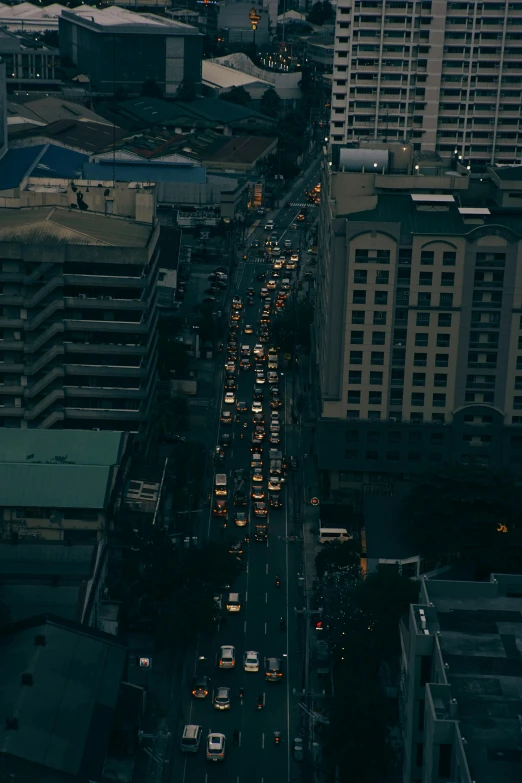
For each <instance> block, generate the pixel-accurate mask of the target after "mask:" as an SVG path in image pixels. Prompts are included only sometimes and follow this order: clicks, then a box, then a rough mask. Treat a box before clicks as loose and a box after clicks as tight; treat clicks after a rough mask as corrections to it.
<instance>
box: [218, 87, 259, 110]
mask: <svg viewBox="0 0 522 783" xmlns="http://www.w3.org/2000/svg"><path fill="white" fill-rule="evenodd" d="M219 97H220V98H221V100H222V101H228V102H229V103H237V105H238V106H251V105H252V98H251V97H250V93H249V92H247V91H246V90H245V88H244V87H232V89H231V90H228V92H224V93H222V94H221V95H220V96H219Z"/></svg>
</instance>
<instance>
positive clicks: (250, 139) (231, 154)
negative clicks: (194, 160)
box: [207, 136, 277, 165]
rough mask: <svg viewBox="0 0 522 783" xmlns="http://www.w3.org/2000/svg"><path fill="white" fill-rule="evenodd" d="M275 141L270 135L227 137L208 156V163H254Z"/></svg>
mask: <svg viewBox="0 0 522 783" xmlns="http://www.w3.org/2000/svg"><path fill="white" fill-rule="evenodd" d="M276 142H277V139H275V138H273V137H271V136H237V137H234V138H228V139H227V140H226V142H225V144H223V146H222V147H221V148H220V149H218V150H216V151H215V152H213V153H212V154H211V155H209V156H208V158H207V160H208V161H209V163H232V164H233V163H240V164H250V165H254V164H255V163H256V161H257V160H259V158H261V157H263V155H266V154H267V152H268V151H269V149H270V148H271V147H272V146H273V145H274V143H276Z"/></svg>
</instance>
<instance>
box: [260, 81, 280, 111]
mask: <svg viewBox="0 0 522 783" xmlns="http://www.w3.org/2000/svg"><path fill="white" fill-rule="evenodd" d="M282 103H283V102H282V100H281V98H280V97H279V95H278V94H277V92H276V91H275V90H274V88H273V87H269V88H268V90H265V92H264V93H263V95H262V96H261V100H260V102H259V109H260V111H261V113H262V114H266V115H267V117H277V115H278V114H279V112H280V111H281V106H282Z"/></svg>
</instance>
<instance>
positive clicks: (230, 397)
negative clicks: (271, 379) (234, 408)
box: [225, 373, 270, 405]
mask: <svg viewBox="0 0 522 783" xmlns="http://www.w3.org/2000/svg"><path fill="white" fill-rule="evenodd" d="M269 374H270V373H269ZM235 404H236V396H235V394H234V392H231V391H227V392H226V393H225V405H235Z"/></svg>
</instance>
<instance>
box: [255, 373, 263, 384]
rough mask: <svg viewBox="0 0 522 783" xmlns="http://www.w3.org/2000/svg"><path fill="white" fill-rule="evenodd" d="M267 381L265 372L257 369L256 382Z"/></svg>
mask: <svg viewBox="0 0 522 783" xmlns="http://www.w3.org/2000/svg"><path fill="white" fill-rule="evenodd" d="M264 382H265V373H264V372H263V370H256V383H264Z"/></svg>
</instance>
